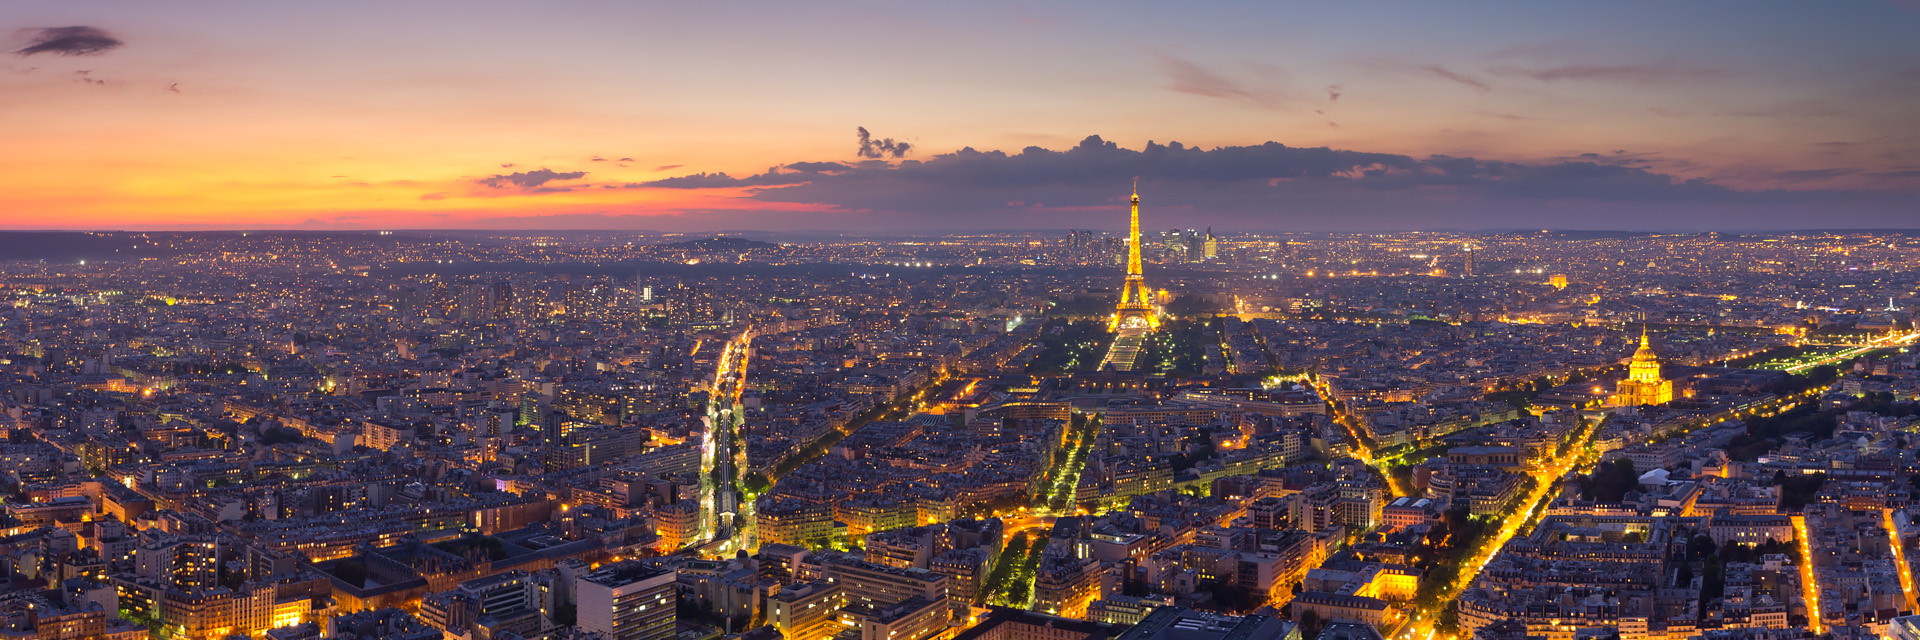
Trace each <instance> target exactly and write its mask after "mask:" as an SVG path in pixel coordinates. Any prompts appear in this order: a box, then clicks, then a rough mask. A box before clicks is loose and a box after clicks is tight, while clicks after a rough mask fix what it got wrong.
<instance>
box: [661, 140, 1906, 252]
mask: <svg viewBox="0 0 1920 640" xmlns="http://www.w3.org/2000/svg"><path fill="white" fill-rule="evenodd" d="M829 165H832V166H829ZM1656 166H1658V167H1662V168H1667V169H1669V170H1671V168H1676V167H1679V166H1680V165H1679V164H1676V161H1674V160H1670V159H1660V158H1657V157H1652V156H1651V155H1650V154H1642V153H1632V152H1622V151H1608V152H1601V153H1590V154H1576V155H1572V156H1569V157H1565V158H1558V159H1550V160H1544V161H1540V162H1532V163H1528V162H1509V161H1495V160H1481V159H1475V158H1464V157H1450V156H1431V157H1421V158H1417V157H1413V156H1406V155H1399V154H1387V153H1369V152H1362V151H1349V150H1340V149H1329V148H1300V147H1289V146H1286V145H1282V144H1279V143H1274V142H1269V143H1265V144H1259V145H1249V146H1233V147H1217V148H1211V149H1202V148H1197V147H1188V146H1185V145H1182V144H1180V143H1177V142H1174V143H1167V144H1158V143H1151V142H1150V143H1147V145H1146V146H1145V147H1143V148H1139V149H1128V148H1124V147H1121V146H1119V145H1117V144H1115V143H1112V142H1108V141H1106V140H1103V139H1101V138H1100V137H1098V136H1091V137H1088V138H1086V139H1085V140H1083V141H1082V142H1081V143H1080V144H1078V145H1076V146H1074V147H1072V148H1068V149H1065V150H1059V151H1056V150H1050V149H1044V148H1040V147H1028V148H1026V149H1023V150H1020V151H1019V152H1017V153H1007V152H1002V151H978V150H975V149H971V148H967V149H962V150H960V151H956V152H953V153H947V154H940V155H937V156H934V157H931V158H928V159H925V160H906V161H903V162H899V163H897V164H890V163H886V162H881V161H868V162H862V163H859V164H853V165H838V164H836V163H791V164H788V165H785V166H782V167H777V168H775V169H770V170H768V171H767V172H764V173H761V174H758V175H753V176H747V177H743V178H736V177H733V176H730V175H727V174H707V173H701V174H694V175H689V176H681V177H675V178H668V179H665V180H659V181H654V182H647V183H640V184H639V185H637V186H641V187H647V188H680V189H701V188H723V187H736V188H737V187H759V188H758V189H756V190H753V191H751V192H750V193H749V194H748V195H747V196H745V197H746V198H748V199H749V200H758V201H761V202H764V203H766V204H767V205H768V210H776V209H775V206H774V205H775V204H776V203H777V204H778V205H779V206H792V205H810V206H819V207H825V208H827V209H828V210H829V211H830V212H831V213H828V214H822V215H832V216H835V217H834V218H833V220H834V222H832V223H831V224H832V225H834V226H836V227H840V226H843V225H865V226H872V227H873V228H892V229H911V228H919V229H928V228H936V229H952V228H959V227H961V226H968V225H971V226H975V227H978V228H1064V227H1068V226H1079V225H1085V226H1092V227H1105V228H1117V226H1121V225H1123V224H1124V220H1125V202H1124V198H1125V196H1126V193H1127V187H1128V185H1129V183H1130V182H1131V180H1132V179H1133V178H1134V177H1135V176H1139V177H1140V178H1141V183H1140V189H1141V195H1142V196H1143V198H1144V199H1145V200H1146V201H1147V202H1149V203H1150V204H1149V205H1148V206H1149V207H1150V208H1151V210H1152V212H1153V213H1152V215H1153V216H1154V218H1155V220H1156V221H1155V222H1154V224H1178V225H1183V226H1199V225H1205V224H1217V225H1225V226H1228V227H1232V228H1242V229H1311V230H1335V229H1432V228H1495V227H1505V228H1527V227H1540V226H1558V227H1564V228H1595V227H1596V226H1600V227H1606V228H1642V229H1679V228H1725V229H1735V228H1744V229H1753V228H1797V227H1794V226H1793V225H1796V224H1802V225H1803V224H1804V223H1803V222H1801V221H1802V220H1804V219H1805V218H1804V216H1805V215H1806V214H1807V212H1808V211H1837V212H1849V211H1851V212H1853V213H1852V214H1845V213H1841V214H1835V216H1833V217H1832V220H1835V221H1838V220H1842V219H1848V220H1858V221H1859V222H1858V224H1860V225H1868V226H1870V225H1873V224H1890V223H1892V222H1896V221H1898V220H1900V219H1901V216H1910V215H1911V205H1910V204H1909V201H1910V197H1892V196H1888V195H1887V194H1885V193H1876V192H1862V191H1831V190H1818V191H1805V190H1800V191H1787V190H1772V191H1760V192H1750V191H1739V190H1735V189H1730V188H1727V187H1725V186H1721V185H1718V184H1715V183H1713V182H1710V181H1707V180H1702V179H1684V178H1679V177H1675V176H1674V175H1671V174H1667V173H1662V172H1660V171H1656V170H1654V169H1653V168H1652V167H1656ZM1856 177H1858V176H1856ZM1813 179H1817V176H1815V175H1813V174H1805V175H1801V174H1794V173H1785V174H1782V175H1778V176H1775V177H1774V180H1776V182H1774V184H1777V185H1780V186H1783V187H1787V186H1796V184H1816V183H1811V182H1801V183H1795V182H1792V181H1793V180H1803V181H1804V180H1813ZM1879 179H1881V180H1885V181H1888V182H1895V181H1897V180H1899V179H1900V178H1897V177H1893V176H1885V177H1879ZM626 186H627V187H628V188H631V187H634V186H636V185H626ZM791 215H796V216H799V215H806V214H791ZM1847 215H1852V216H1853V217H1852V218H1847ZM1768 216H1772V217H1768ZM794 220H795V221H794V222H791V223H788V222H780V223H779V224H791V225H795V226H794V227H793V228H812V227H810V226H808V225H815V226H817V225H820V224H825V223H823V222H820V221H819V220H818V219H814V221H813V222H806V221H803V220H802V219H801V218H795V219H794ZM1908 224H1910V223H1908Z"/></svg>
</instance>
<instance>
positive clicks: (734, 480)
mask: <svg viewBox="0 0 1920 640" xmlns="http://www.w3.org/2000/svg"><path fill="white" fill-rule="evenodd" d="M752 344H753V329H752V328H748V329H746V330H743V331H741V332H740V333H739V334H738V335H737V336H735V337H734V338H733V339H732V340H729V341H727V343H726V346H724V347H722V351H721V354H720V358H719V361H718V364H717V365H715V370H714V374H713V386H712V388H711V395H710V396H709V397H710V401H709V402H708V403H707V416H706V419H707V422H708V424H709V425H710V426H709V428H708V429H707V431H706V433H707V436H706V438H707V439H706V443H705V446H704V450H703V451H702V453H701V457H700V489H701V492H702V493H703V494H704V495H702V496H701V499H700V505H701V513H700V525H701V536H700V539H702V540H706V541H707V543H706V544H705V545H703V546H702V547H701V551H702V552H703V555H728V554H732V553H733V552H734V551H737V550H740V549H752V548H753V547H754V546H755V545H754V544H753V543H754V540H753V524H752V523H753V501H752V500H740V499H739V498H740V490H741V483H740V468H741V465H740V462H741V460H742V457H743V455H744V454H743V453H742V452H740V451H738V450H736V446H735V445H736V442H737V441H738V438H737V437H736V435H735V429H736V428H738V427H739V426H740V422H741V421H742V419H743V418H742V413H741V411H742V410H741V406H740V394H741V393H742V392H743V391H744V390H745V386H746V377H747V357H748V354H749V353H750V352H751V346H752Z"/></svg>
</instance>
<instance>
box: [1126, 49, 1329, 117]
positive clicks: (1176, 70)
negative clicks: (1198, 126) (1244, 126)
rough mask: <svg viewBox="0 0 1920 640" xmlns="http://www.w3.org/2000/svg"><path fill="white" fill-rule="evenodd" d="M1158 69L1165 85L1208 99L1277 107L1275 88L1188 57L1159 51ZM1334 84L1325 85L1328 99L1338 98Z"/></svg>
mask: <svg viewBox="0 0 1920 640" xmlns="http://www.w3.org/2000/svg"><path fill="white" fill-rule="evenodd" d="M1158 57H1159V58H1160V71H1161V73H1162V74H1164V75H1166V77H1167V88H1168V89H1172V90H1174V91H1178V92H1180V93H1187V94H1192V95H1196V96H1204V97H1208V98H1219V99H1222V100H1231V101H1235V102H1244V103H1247V104H1251V105H1254V106H1259V107H1266V108H1273V107H1276V106H1279V104H1280V101H1281V98H1282V95H1281V94H1280V92H1278V91H1273V90H1269V89H1262V88H1257V87H1250V86H1247V85H1244V84H1241V83H1239V82H1235V81H1234V80H1232V79H1230V78H1227V77H1226V76H1223V75H1220V74H1218V73H1215V72H1213V71H1211V70H1209V69H1207V68H1205V67H1202V66H1200V65H1198V64H1195V63H1194V62H1193V61H1191V60H1187V59H1185V58H1181V57H1178V56H1173V55H1169V54H1164V53H1162V54H1159V56H1158ZM1337 90H1338V87H1337V86H1335V87H1328V89H1327V91H1328V93H1329V94H1330V95H1331V99H1333V100H1338V99H1340V97H1339V96H1340V94H1339V93H1338V91H1337Z"/></svg>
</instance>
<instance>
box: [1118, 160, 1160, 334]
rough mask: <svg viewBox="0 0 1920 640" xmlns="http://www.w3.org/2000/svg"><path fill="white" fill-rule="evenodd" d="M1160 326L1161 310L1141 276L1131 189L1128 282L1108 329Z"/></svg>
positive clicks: (1136, 205)
mask: <svg viewBox="0 0 1920 640" xmlns="http://www.w3.org/2000/svg"><path fill="white" fill-rule="evenodd" d="M1159 327H1160V308H1159V307H1157V306H1155V305H1154V304H1153V290H1152V289H1149V288H1147V279H1146V277H1145V276H1143V275H1141V274H1140V186H1139V184H1138V183H1137V182H1136V183H1135V185H1134V188H1133V226H1132V228H1131V229H1130V230H1129V231H1128V235H1127V283H1126V285H1125V286H1123V287H1121V289H1120V304H1119V306H1118V307H1116V308H1114V310H1113V320H1112V321H1111V322H1109V323H1108V325H1107V328H1108V329H1110V330H1113V331H1132V332H1146V331H1152V330H1154V329H1157V328H1159Z"/></svg>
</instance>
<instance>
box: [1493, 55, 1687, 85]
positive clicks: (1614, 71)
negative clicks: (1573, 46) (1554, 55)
mask: <svg viewBox="0 0 1920 640" xmlns="http://www.w3.org/2000/svg"><path fill="white" fill-rule="evenodd" d="M1493 73H1495V74H1497V75H1502V76H1509V77H1524V78H1532V79H1534V80H1539V81H1541V82H1555V81H1559V80H1597V81H1608V82H1628V83H1634V84H1657V83H1663V82H1689V81H1698V80H1704V79H1708V78H1713V77H1717V76H1720V75H1721V74H1722V73H1723V72H1722V71H1721V70H1719V69H1698V68H1692V67H1683V66H1680V65H1678V64H1675V63H1674V62H1673V61H1671V60H1662V61H1659V62H1653V63H1647V64H1615V65H1595V64H1570V65H1561V66H1557V67H1545V68H1526V67H1516V66H1503V67H1498V68H1495V69H1494V70H1493Z"/></svg>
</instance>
